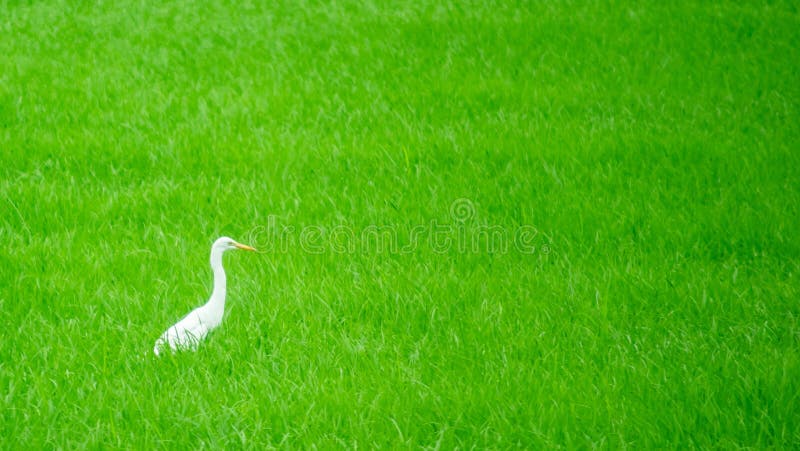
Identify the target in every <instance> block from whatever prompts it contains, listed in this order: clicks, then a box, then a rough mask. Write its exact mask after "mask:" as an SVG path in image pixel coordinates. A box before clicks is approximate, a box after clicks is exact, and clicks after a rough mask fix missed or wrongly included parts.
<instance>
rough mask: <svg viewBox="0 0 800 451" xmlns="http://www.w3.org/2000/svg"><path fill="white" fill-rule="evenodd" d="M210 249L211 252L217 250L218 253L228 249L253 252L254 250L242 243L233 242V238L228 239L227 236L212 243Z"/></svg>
mask: <svg viewBox="0 0 800 451" xmlns="http://www.w3.org/2000/svg"><path fill="white" fill-rule="evenodd" d="M211 249H212V250H214V249H219V250H220V251H223V252H224V251H227V250H229V249H242V250H245V251H253V252H255V249H254V248H252V247H250V246H247V245H245V244H242V243H237V242H236V240H234V239H233V238H228V237H227V236H223V237H220V238H217V241H214V245H212V246H211Z"/></svg>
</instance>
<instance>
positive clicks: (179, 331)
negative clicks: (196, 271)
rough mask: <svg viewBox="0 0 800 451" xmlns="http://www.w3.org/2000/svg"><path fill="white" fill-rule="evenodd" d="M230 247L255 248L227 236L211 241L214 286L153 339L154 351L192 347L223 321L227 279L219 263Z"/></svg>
mask: <svg viewBox="0 0 800 451" xmlns="http://www.w3.org/2000/svg"><path fill="white" fill-rule="evenodd" d="M230 249H243V250H247V251H255V249H253V248H252V247H250V246H246V245H244V244H240V243H237V242H236V241H234V240H233V239H231V238H228V237H226V236H224V237H222V238H219V239H217V241H214V244H213V245H211V269H212V271H213V272H214V290H213V291H212V292H211V297H210V298H209V300H208V302H206V303H205V304H203V305H202V306H200V307H197V308H196V309H194V310H192V311H191V312H190V313H189V314H188V315H186V316H185V317H184V318H183V319H182V320H180V321H178V322H177V323H175V324H174V325H173V326H171V327H170V328H169V329H167V330H166V331H164V333H163V334H161V336H160V337H159V338H158V340H156V344H155V347H153V353H155V355H159V353H160V352H161V351H163V350H165V349H171V350H172V351H177V350H182V349H190V350H195V349H197V346H198V345H199V344H200V341H201V340H203V339H204V338H205V337H206V335H208V333H209V332H211V331H212V330H214V329H215V328H216V327H217V326H219V325H220V323H222V316H223V314H224V313H225V291H226V279H225V269H223V267H222V254H223V253H224V252H225V251H227V250H230Z"/></svg>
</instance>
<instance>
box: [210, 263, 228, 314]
mask: <svg viewBox="0 0 800 451" xmlns="http://www.w3.org/2000/svg"><path fill="white" fill-rule="evenodd" d="M222 252H223V250H222V249H217V248H214V249H212V250H211V270H212V271H214V290H213V291H212V292H211V299H209V300H208V304H207V305H208V306H209V307H211V308H213V309H214V310H216V311H218V312H219V314H220V315H221V314H222V312H223V311H224V310H225V291H226V289H227V281H226V280H225V269H223V268H222Z"/></svg>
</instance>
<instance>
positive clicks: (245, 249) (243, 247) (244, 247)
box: [234, 243, 257, 252]
mask: <svg viewBox="0 0 800 451" xmlns="http://www.w3.org/2000/svg"><path fill="white" fill-rule="evenodd" d="M234 246H236V248H237V249H241V250H243V251H252V252H257V251H256V249H255V248H254V247H250V246H247V245H245V244H242V243H236V244H234Z"/></svg>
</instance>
